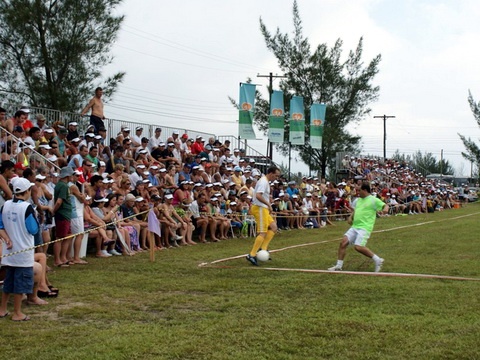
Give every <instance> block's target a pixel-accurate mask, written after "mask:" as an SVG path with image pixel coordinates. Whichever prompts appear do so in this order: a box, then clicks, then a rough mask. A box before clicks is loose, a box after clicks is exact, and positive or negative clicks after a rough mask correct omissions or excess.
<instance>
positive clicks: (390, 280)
mask: <svg viewBox="0 0 480 360" xmlns="http://www.w3.org/2000/svg"><path fill="white" fill-rule="evenodd" d="M479 216H480V204H470V205H468V206H467V207H466V208H462V209H458V210H450V211H445V212H442V213H435V214H429V215H416V216H408V217H390V218H382V219H378V220H377V225H376V231H378V232H376V233H374V234H373V235H372V238H371V239H370V241H369V246H370V248H371V249H372V250H374V252H376V253H378V254H379V255H380V256H381V257H384V258H385V265H384V268H383V270H382V271H384V272H388V273H408V274H436V275H446V276H455V277H469V278H475V279H478V280H480V266H479V263H480V252H479V244H478V241H479V229H480V225H479V220H478V219H479ZM335 225H336V226H334V227H328V228H326V229H317V230H304V231H298V230H294V231H283V232H282V233H281V234H279V235H277V236H276V237H275V239H274V240H273V241H272V243H271V249H272V250H275V249H283V248H286V247H290V246H292V247H291V248H288V249H285V250H282V251H278V252H274V253H272V257H273V260H272V261H269V262H268V263H264V264H262V266H261V267H260V268H255V267H253V266H250V265H249V264H248V263H247V261H246V260H245V259H244V258H243V257H242V258H238V259H232V260H228V261H223V262H219V263H215V264H212V262H214V261H216V260H219V259H225V258H229V257H235V256H238V255H242V254H245V253H246V252H247V251H248V250H249V249H250V247H251V245H252V242H253V239H234V240H228V241H223V242H221V243H215V244H204V245H200V244H199V245H196V246H191V247H184V248H178V249H171V250H165V251H160V252H157V253H156V261H155V262H154V263H151V262H149V259H148V254H146V253H144V254H139V255H136V256H134V257H129V258H126V257H114V258H109V259H96V258H91V257H89V258H88V261H89V263H90V264H89V265H88V266H78V265H77V266H75V267H73V268H70V269H58V270H55V272H54V273H52V274H51V275H50V279H51V281H52V282H53V284H54V285H55V286H58V287H59V288H60V289H61V290H60V296H59V297H58V298H57V299H51V300H50V303H49V305H47V306H44V307H33V306H30V307H27V308H26V309H25V312H26V313H27V314H30V315H31V316H32V321H29V322H25V323H13V322H12V321H10V320H8V319H0V339H1V352H0V354H1V355H0V357H1V358H3V359H42V358H43V359H252V358H254V359H275V360H278V359H347V358H349V359H478V358H480V342H479V340H478V334H479V333H480V306H479V305H480V304H479V295H480V281H461V280H446V279H428V278H415V277H409V278H402V277H382V276H364V275H348V274H339V273H315V272H297V271H266V270H265V269H266V268H267V267H269V268H282V269H306V270H316V269H321V270H324V269H326V268H327V267H329V266H332V265H333V264H334V263H335V260H336V252H337V247H338V241H339V239H340V237H341V235H342V234H343V232H344V231H345V230H346V228H347V224H346V223H344V222H336V223H335ZM415 225H417V226H415ZM385 230H390V231H385ZM300 244H310V245H308V246H301V247H293V246H295V245H300ZM202 263H206V264H204V266H199V265H200V264H202ZM344 270H346V271H355V272H360V271H368V272H372V271H373V263H371V262H369V261H367V259H366V258H364V257H362V256H361V255H360V254H357V253H356V252H355V251H354V250H353V249H349V250H348V253H347V258H346V261H345V265H344Z"/></svg>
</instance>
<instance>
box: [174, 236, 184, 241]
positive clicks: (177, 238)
mask: <svg viewBox="0 0 480 360" xmlns="http://www.w3.org/2000/svg"><path fill="white" fill-rule="evenodd" d="M182 239H183V237H182V236H180V235H175V240H177V241H178V240H182Z"/></svg>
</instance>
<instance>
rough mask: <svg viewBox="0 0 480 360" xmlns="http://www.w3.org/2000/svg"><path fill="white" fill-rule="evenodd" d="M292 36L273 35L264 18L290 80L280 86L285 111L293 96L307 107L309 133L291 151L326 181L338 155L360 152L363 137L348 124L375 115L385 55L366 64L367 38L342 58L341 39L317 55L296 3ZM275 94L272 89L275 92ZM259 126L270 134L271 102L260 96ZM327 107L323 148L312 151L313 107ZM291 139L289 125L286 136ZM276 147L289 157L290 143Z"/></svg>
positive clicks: (267, 36)
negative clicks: (372, 109) (372, 106)
mask: <svg viewBox="0 0 480 360" xmlns="http://www.w3.org/2000/svg"><path fill="white" fill-rule="evenodd" d="M293 25H294V30H293V35H292V37H290V36H289V35H288V34H283V33H281V32H280V29H279V28H277V31H276V33H275V34H272V33H271V32H270V31H269V30H268V29H267V27H266V25H265V24H264V22H263V21H262V19H260V30H261V32H262V34H263V37H264V39H265V43H266V45H267V48H268V49H269V50H270V51H271V52H272V53H273V54H274V56H275V57H276V59H277V61H278V65H279V67H280V69H281V70H282V71H283V72H284V73H285V76H286V79H284V80H282V81H280V85H279V87H280V89H281V90H282V91H283V93H284V96H285V99H284V103H285V112H286V114H288V110H289V109H288V108H289V103H290V99H291V97H292V96H293V95H298V96H302V97H303V98H304V105H305V119H306V120H307V121H306V124H305V127H306V134H305V145H295V146H292V148H293V149H294V150H297V151H298V153H299V156H300V158H301V160H302V161H303V162H305V163H306V164H309V165H310V168H311V169H312V170H319V171H320V172H321V175H322V176H325V174H326V170H327V167H328V168H330V169H334V162H335V156H336V153H337V152H340V151H348V152H359V151H360V148H361V146H360V141H361V138H360V137H359V136H356V135H353V134H351V133H350V132H349V131H348V128H349V125H350V124H352V123H355V122H359V121H361V120H362V119H363V118H364V117H365V115H367V114H368V113H369V112H370V109H369V107H368V106H369V104H370V103H371V102H372V101H375V100H376V99H377V98H378V93H379V87H378V86H374V85H373V84H372V82H373V79H374V77H375V75H376V74H377V73H378V71H379V70H378V65H379V62H380V59H381V56H380V55H377V56H376V57H375V58H373V59H372V60H371V61H370V62H369V63H368V64H367V65H364V63H363V60H362V54H363V39H362V38H360V39H359V42H358V45H357V47H356V49H355V50H353V51H350V52H349V53H348V56H346V59H345V60H343V59H342V52H343V49H342V45H343V42H342V40H341V39H338V40H337V41H336V42H335V44H334V45H333V47H331V48H330V47H328V46H327V44H320V45H318V46H317V47H316V48H315V49H314V50H313V51H312V49H311V45H310V43H309V41H308V38H306V37H305V36H304V35H303V28H302V22H301V19H300V14H299V9H298V5H297V2H296V1H295V2H294V4H293ZM270 90H271V89H270ZM256 100H257V101H256V112H255V118H254V122H255V124H256V125H257V126H258V127H259V129H260V130H262V131H263V132H265V133H267V131H268V115H267V114H268V113H269V103H268V99H267V100H265V99H263V98H262V96H261V94H260V93H257V99H256ZM316 102H318V103H325V104H326V105H327V112H326V119H325V125H324V133H323V142H322V148H321V149H313V148H312V147H311V146H310V143H309V128H310V126H309V121H308V119H309V118H310V107H311V105H312V104H313V103H316ZM286 136H287V138H288V126H287V131H286ZM277 148H278V149H279V150H280V151H281V152H282V153H283V154H285V155H286V154H288V151H289V145H288V143H287V142H285V143H283V144H280V145H278V146H277Z"/></svg>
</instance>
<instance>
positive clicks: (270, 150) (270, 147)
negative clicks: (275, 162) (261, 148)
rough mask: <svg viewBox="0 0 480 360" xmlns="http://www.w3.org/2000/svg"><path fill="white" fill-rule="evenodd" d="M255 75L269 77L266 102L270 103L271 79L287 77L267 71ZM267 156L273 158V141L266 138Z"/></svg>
mask: <svg viewBox="0 0 480 360" xmlns="http://www.w3.org/2000/svg"><path fill="white" fill-rule="evenodd" d="M257 77H263V78H265V77H266V78H269V82H268V94H269V99H268V103H269V104H271V103H272V94H273V79H274V78H275V79H277V78H280V79H286V78H287V77H286V76H285V75H273V73H269V74H268V75H260V74H257ZM267 157H269V158H270V160H272V159H273V143H271V142H270V140H268V139H267Z"/></svg>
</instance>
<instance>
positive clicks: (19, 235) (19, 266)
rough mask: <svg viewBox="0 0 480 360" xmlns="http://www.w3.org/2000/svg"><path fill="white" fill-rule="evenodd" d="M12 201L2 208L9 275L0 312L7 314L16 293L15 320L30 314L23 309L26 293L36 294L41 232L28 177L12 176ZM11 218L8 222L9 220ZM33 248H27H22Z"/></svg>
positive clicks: (4, 260) (1, 231)
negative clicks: (36, 245)
mask: <svg viewBox="0 0 480 360" xmlns="http://www.w3.org/2000/svg"><path fill="white" fill-rule="evenodd" d="M11 183H12V188H13V193H14V198H13V200H8V201H7V202H5V204H4V205H3V207H2V208H1V210H0V211H1V216H0V236H1V237H2V239H4V241H5V242H4V244H3V253H2V254H3V255H4V256H5V255H10V254H12V253H15V252H19V253H18V254H15V255H11V256H5V257H3V258H2V259H1V264H2V265H3V266H6V277H5V281H4V284H3V294H2V304H1V306H0V315H1V316H2V317H6V316H8V315H9V314H8V312H7V305H8V300H9V298H10V294H14V295H13V301H14V305H13V306H14V312H13V315H12V320H14V321H27V320H30V317H29V316H27V315H25V314H24V313H23V312H22V298H23V294H34V295H35V296H36V294H35V292H34V290H36V289H34V263H35V259H34V250H33V246H34V235H35V234H37V233H38V231H39V229H40V228H39V224H38V222H37V219H36V217H35V211H34V210H33V207H32V205H31V204H30V202H29V201H28V200H30V197H31V191H30V188H31V187H32V186H33V184H32V183H30V181H28V180H27V179H25V178H14V179H12V182H11ZM7 219H8V221H7ZM25 249H30V250H27V251H22V250H25Z"/></svg>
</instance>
